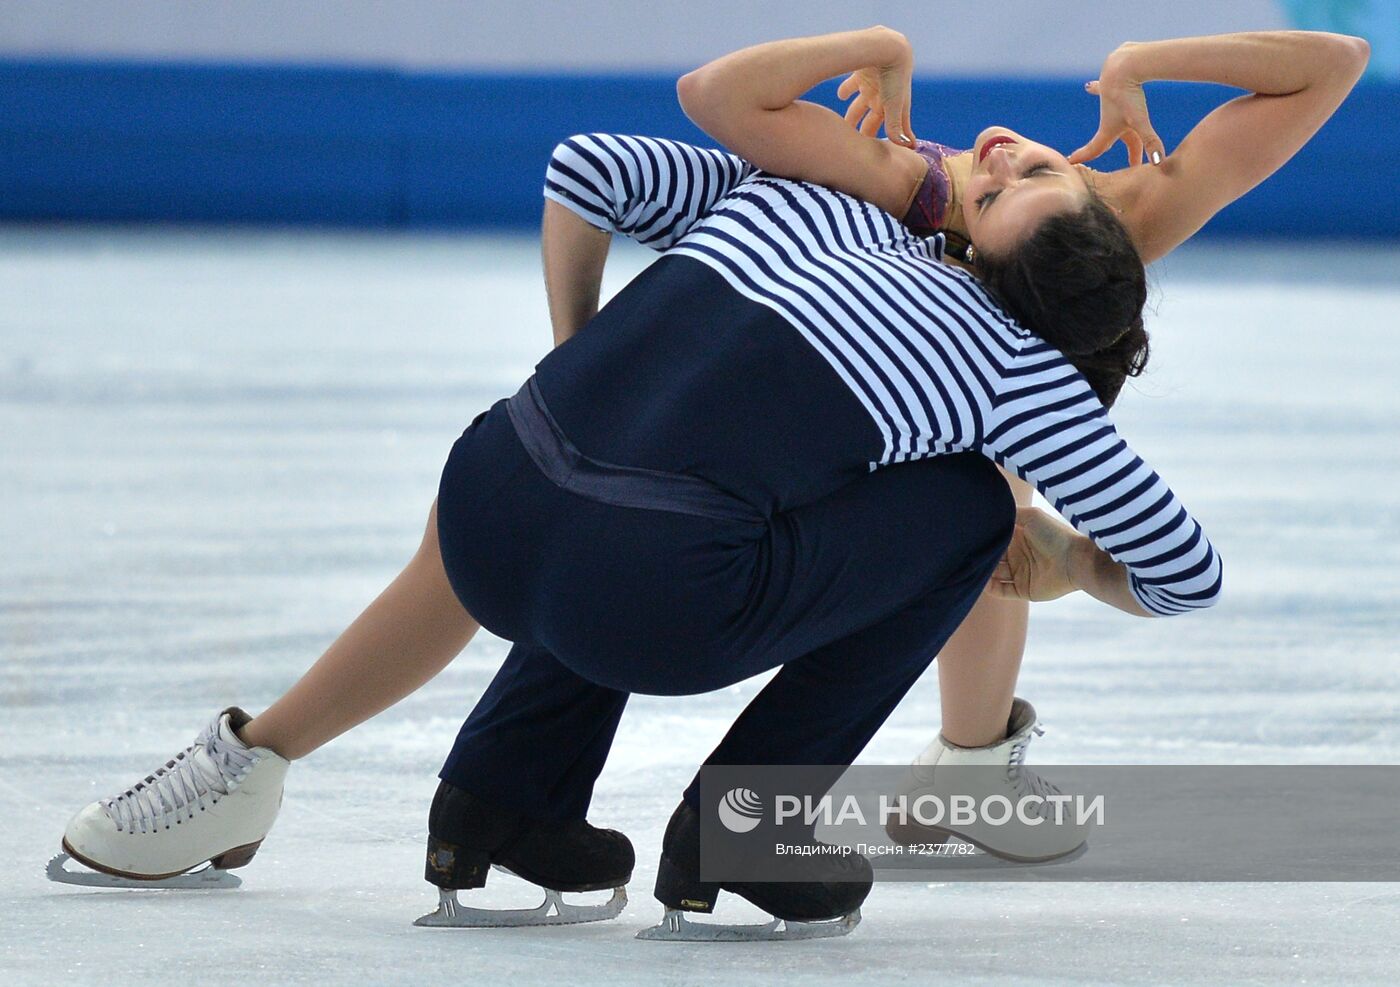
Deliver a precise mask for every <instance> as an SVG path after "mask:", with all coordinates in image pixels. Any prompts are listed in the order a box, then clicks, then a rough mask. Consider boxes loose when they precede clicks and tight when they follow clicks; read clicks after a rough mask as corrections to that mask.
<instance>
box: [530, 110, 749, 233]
mask: <svg viewBox="0 0 1400 987" xmlns="http://www.w3.org/2000/svg"><path fill="white" fill-rule="evenodd" d="M755 170H756V169H755V168H754V166H753V165H751V164H749V163H748V162H747V161H745V160H743V159H742V158H739V157H736V156H735V155H733V154H728V153H726V152H724V151H718V150H715V149H713V148H702V147H695V146H693V145H691V144H683V143H681V142H680V141H673V140H666V139H663V138H658V137H630V136H623V135H618V134H575V135H574V136H573V137H570V138H569V139H567V140H565V141H563V142H561V143H560V144H559V145H558V146H556V147H555V148H554V154H553V155H552V156H551V157H550V160H549V168H548V170H547V171H546V172H545V180H544V194H545V197H546V198H549V199H553V200H554V201H555V202H558V203H559V204H560V205H563V206H566V207H567V208H569V209H571V210H573V211H574V212H575V213H577V214H578V215H579V216H581V217H583V218H584V219H585V220H587V221H588V222H590V223H592V224H593V225H594V226H596V227H598V228H600V229H603V230H606V231H608V232H615V233H622V234H624V235H626V236H629V237H631V238H632V239H634V240H636V241H637V242H638V243H640V244H642V245H644V246H647V247H651V248H652V249H654V250H665V249H666V248H668V247H670V246H671V245H672V244H674V243H675V242H676V241H677V240H679V239H680V238H681V237H683V236H684V235H685V234H686V231H687V230H689V229H690V227H691V226H692V225H694V224H695V223H696V222H697V221H698V220H700V219H702V218H704V217H705V216H706V215H707V214H708V213H709V211H710V210H711V209H712V208H714V205H715V203H716V202H718V201H719V200H720V199H722V198H723V197H724V196H725V195H727V194H728V193H729V192H730V190H732V189H733V188H734V186H736V185H738V184H739V183H740V182H741V181H743V180H744V179H745V178H747V177H748V176H749V175H750V174H752V173H753V172H754V171H755Z"/></svg>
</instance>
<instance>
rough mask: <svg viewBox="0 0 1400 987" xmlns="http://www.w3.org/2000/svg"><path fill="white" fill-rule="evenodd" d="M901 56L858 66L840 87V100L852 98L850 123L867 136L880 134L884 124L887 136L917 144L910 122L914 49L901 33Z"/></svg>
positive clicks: (912, 144)
mask: <svg viewBox="0 0 1400 987" xmlns="http://www.w3.org/2000/svg"><path fill="white" fill-rule="evenodd" d="M898 37H899V41H900V44H899V46H898V50H899V52H900V53H899V55H898V56H897V57H896V58H895V59H893V60H892V61H889V62H887V63H886V64H884V65H872V66H870V67H868V68H863V69H858V70H856V71H855V72H852V73H851V74H850V75H849V76H847V77H846V80H845V81H844V82H842V83H841V85H840V87H839V88H838V89H837V90H836V98H837V99H850V98H851V95H852V94H854V95H855V99H853V100H851V105H850V106H848V107H847V108H846V122H847V123H849V124H851V125H852V126H854V127H855V128H856V130H858V131H860V132H861V133H862V134H864V135H865V136H867V137H878V136H879V133H880V124H881V123H883V124H884V125H885V136H886V137H888V138H889V139H890V140H892V141H894V142H895V143H896V144H902V145H903V146H905V147H913V146H914V128H913V126H911V125H910V122H909V105H910V103H911V102H912V99H913V85H912V84H913V77H914V49H913V48H912V47H911V46H910V45H909V42H908V40H907V39H906V38H905V37H904V36H903V35H902V34H901V35H898Z"/></svg>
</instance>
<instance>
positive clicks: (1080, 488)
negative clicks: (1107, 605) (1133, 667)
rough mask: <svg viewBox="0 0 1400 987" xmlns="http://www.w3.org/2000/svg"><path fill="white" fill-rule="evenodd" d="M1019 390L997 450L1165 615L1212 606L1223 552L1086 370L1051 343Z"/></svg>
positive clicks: (1001, 408) (1026, 369) (1005, 411)
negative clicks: (1119, 421)
mask: <svg viewBox="0 0 1400 987" xmlns="http://www.w3.org/2000/svg"><path fill="white" fill-rule="evenodd" d="M1022 356H1023V357H1027V356H1029V359H1028V360H1025V361H1023V362H1024V365H1023V366H1022V367H1020V368H1019V370H1020V373H1019V375H1018V377H1017V378H1016V381H1015V387H1014V389H1012V390H1010V391H1007V392H1005V393H1004V394H1003V396H1002V399H1001V400H1000V401H999V402H998V404H997V407H996V410H995V413H994V416H993V418H992V420H990V421H989V422H988V425H989V427H988V430H987V432H986V434H985V435H984V445H985V447H986V451H987V452H988V454H989V455H991V457H992V458H993V459H995V460H996V461H997V462H999V463H1001V464H1002V465H1004V466H1006V467H1007V468H1008V469H1011V470H1012V471H1014V472H1015V473H1016V474H1017V475H1019V476H1021V477H1022V478H1024V479H1026V480H1029V481H1030V482H1031V483H1033V484H1035V486H1036V488H1037V489H1038V490H1040V492H1041V493H1043V494H1044V495H1045V496H1046V498H1047V499H1048V500H1049V501H1050V502H1051V503H1052V504H1054V505H1055V509H1056V510H1058V511H1059V512H1060V513H1061V514H1062V515H1064V517H1065V518H1066V519H1067V520H1068V521H1069V522H1070V523H1071V524H1073V525H1074V527H1075V528H1076V529H1078V530H1079V531H1080V532H1082V533H1084V534H1086V535H1088V536H1089V537H1090V538H1092V539H1093V541H1094V544H1096V545H1098V546H1099V548H1101V549H1103V550H1104V551H1105V552H1107V553H1108V554H1109V555H1110V556H1112V557H1113V559H1114V561H1115V562H1119V563H1121V564H1123V565H1124V566H1126V567H1127V569H1128V574H1129V581H1130V583H1131V586H1132V591H1133V595H1134V596H1135V597H1136V598H1137V600H1138V602H1139V603H1140V604H1141V605H1142V606H1143V607H1144V608H1145V609H1146V610H1147V611H1149V612H1150V613H1154V614H1158V615H1160V616H1170V615H1172V614H1179V613H1185V612H1187V611H1189V610H1199V609H1203V608H1205V607H1209V606H1212V605H1213V604H1214V603H1216V601H1217V600H1219V598H1220V586H1221V566H1220V557H1219V556H1218V555H1217V554H1216V552H1215V549H1214V548H1213V547H1212V546H1211V543H1210V541H1209V540H1208V539H1207V538H1206V536H1205V532H1204V531H1203V530H1202V529H1201V526H1200V525H1199V524H1198V523H1197V522H1196V520H1195V518H1193V517H1192V516H1191V515H1190V514H1189V513H1188V512H1187V510H1186V508H1185V507H1183V506H1182V504H1181V502H1180V501H1178V500H1177V498H1176V495H1175V494H1174V493H1172V491H1171V489H1170V488H1169V487H1168V486H1167V485H1166V483H1165V482H1164V481H1163V480H1162V478H1161V477H1159V476H1158V475H1157V474H1156V473H1155V472H1154V471H1153V470H1152V468H1151V467H1150V466H1148V465H1147V464H1146V463H1145V462H1143V461H1142V459H1141V458H1139V457H1138V456H1137V455H1136V454H1134V452H1133V451H1132V449H1130V448H1129V447H1128V445H1127V443H1126V442H1124V441H1123V439H1122V438H1121V437H1120V436H1119V435H1118V432H1117V430H1115V429H1114V427H1113V424H1112V422H1110V421H1109V419H1108V412H1107V411H1106V410H1105V408H1104V406H1103V405H1102V404H1101V403H1100V402H1099V400H1098V398H1097V397H1095V396H1094V393H1093V391H1092V390H1091V389H1090V388H1089V386H1088V384H1087V383H1086V382H1085V380H1084V378H1083V377H1082V376H1080V374H1079V373H1078V372H1077V371H1076V370H1075V369H1074V368H1073V367H1072V366H1070V365H1069V364H1068V363H1067V362H1066V361H1065V359H1064V358H1063V357H1062V356H1061V355H1060V354H1059V353H1058V352H1056V351H1055V350H1054V349H1053V348H1051V347H1049V346H1047V345H1045V344H1044V343H1041V342H1039V341H1036V342H1034V343H1031V344H1029V345H1028V346H1027V348H1026V349H1025V350H1023V352H1022Z"/></svg>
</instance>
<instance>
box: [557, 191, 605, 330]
mask: <svg viewBox="0 0 1400 987" xmlns="http://www.w3.org/2000/svg"><path fill="white" fill-rule="evenodd" d="M611 243H612V234H611V233H609V232H608V231H606V230H600V229H599V228H598V227H596V226H594V225H593V224H592V223H589V222H588V221H587V220H585V219H583V218H582V217H580V216H577V215H575V214H574V213H572V212H570V211H569V210H568V209H566V208H565V207H563V206H561V205H560V204H559V203H558V202H555V201H554V200H553V199H546V200H545V204H544V219H543V221H542V223H541V225H540V250H541V254H542V255H543V261H544V287H545V294H546V295H547V296H548V298H549V322H550V325H552V326H553V327H554V345H555V346H558V345H559V344H560V343H562V342H564V340H566V339H568V338H569V337H570V336H572V335H573V334H574V333H576V332H578V331H579V329H581V328H582V327H583V325H584V324H585V323H586V322H587V321H588V320H589V319H591V318H593V316H595V315H597V314H598V291H599V288H600V286H601V285H602V281H603V265H604V263H605V262H606V261H607V259H608V246H609V244H611Z"/></svg>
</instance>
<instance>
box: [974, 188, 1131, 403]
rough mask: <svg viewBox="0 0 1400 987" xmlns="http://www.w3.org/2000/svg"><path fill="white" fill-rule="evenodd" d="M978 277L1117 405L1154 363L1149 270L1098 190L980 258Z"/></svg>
mask: <svg viewBox="0 0 1400 987" xmlns="http://www.w3.org/2000/svg"><path fill="white" fill-rule="evenodd" d="M976 271H977V278H978V280H979V281H981V282H982V284H983V285H984V286H986V288H987V290H988V291H989V292H991V294H992V296H993V297H994V298H995V299H996V300H997V302H999V303H1000V304H1001V306H1002V307H1003V308H1004V309H1006V311H1007V314H1009V315H1010V316H1012V318H1014V319H1015V320H1016V321H1017V322H1019V323H1020V324H1021V325H1022V326H1024V327H1025V328H1026V329H1029V330H1030V331H1031V332H1033V333H1035V334H1036V335H1037V336H1039V337H1040V338H1041V339H1043V340H1045V341H1046V342H1047V343H1049V344H1050V345H1051V346H1054V347H1055V348H1056V349H1058V350H1059V351H1060V352H1061V353H1063V354H1064V355H1065V357H1066V359H1068V360H1069V362H1070V363H1072V364H1074V366H1075V367H1076V368H1078V370H1079V372H1080V373H1082V374H1083V375H1084V376H1085V378H1086V379H1087V380H1088V381H1089V386H1090V387H1092V388H1093V389H1094V393H1095V394H1097V395H1098V396H1099V400H1100V401H1102V402H1103V403H1104V404H1105V405H1112V404H1113V402H1114V401H1115V400H1116V399H1117V397H1118V392H1119V391H1120V390H1122V389H1123V383H1124V381H1126V380H1127V378H1129V377H1136V376H1137V375H1138V374H1140V373H1142V370H1143V367H1145V366H1147V357H1148V353H1149V348H1148V341H1147V329H1146V328H1145V327H1144V326H1143V322H1142V309H1143V306H1144V305H1146V304H1147V272H1146V270H1145V269H1144V268H1143V264H1142V258H1141V257H1140V256H1139V255H1138V252H1137V248H1136V247H1134V246H1133V241H1132V237H1130V236H1129V235H1128V231H1127V230H1126V229H1125V228H1124V227H1123V224H1122V223H1121V222H1119V220H1118V217H1117V216H1115V215H1114V213H1113V210H1112V209H1111V208H1109V206H1108V204H1107V203H1105V202H1104V201H1103V200H1102V199H1100V198H1099V197H1098V196H1097V195H1095V194H1094V192H1093V190H1092V189H1091V190H1090V192H1089V201H1088V202H1086V203H1085V204H1084V207H1083V208H1082V209H1078V210H1076V211H1074V212H1067V213H1060V214H1057V215H1055V216H1051V217H1050V218H1049V219H1047V220H1046V221H1045V222H1043V223H1041V224H1040V227H1039V228H1038V229H1036V231H1035V232H1034V233H1032V234H1031V235H1030V236H1029V237H1028V238H1027V239H1026V240H1025V242H1023V243H1022V244H1021V245H1020V246H1018V247H1016V248H1015V249H1014V250H1013V251H1012V252H1011V253H1010V254H1008V255H1006V256H1003V257H993V256H985V255H983V254H981V253H980V252H979V253H978V254H977V255H976Z"/></svg>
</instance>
